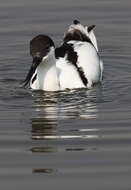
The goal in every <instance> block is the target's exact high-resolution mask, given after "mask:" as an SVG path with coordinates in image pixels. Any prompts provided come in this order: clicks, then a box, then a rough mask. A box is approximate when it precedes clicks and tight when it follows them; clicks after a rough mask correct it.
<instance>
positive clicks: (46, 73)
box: [31, 50, 60, 91]
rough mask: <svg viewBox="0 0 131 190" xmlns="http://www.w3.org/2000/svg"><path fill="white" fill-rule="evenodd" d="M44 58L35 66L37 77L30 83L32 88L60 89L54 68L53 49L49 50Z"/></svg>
mask: <svg viewBox="0 0 131 190" xmlns="http://www.w3.org/2000/svg"><path fill="white" fill-rule="evenodd" d="M51 51H52V52H50V53H49V54H48V56H47V57H46V58H44V59H43V61H42V62H41V63H40V65H39V66H38V67H37V70H36V74H37V79H36V81H35V82H34V83H33V84H32V85H31V88H33V89H41V90H46V91H57V90H59V89H60V87H59V81H58V76H57V70H56V59H55V55H54V50H51Z"/></svg>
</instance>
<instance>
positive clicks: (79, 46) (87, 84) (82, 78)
mask: <svg viewBox="0 0 131 190" xmlns="http://www.w3.org/2000/svg"><path fill="white" fill-rule="evenodd" d="M94 27H95V25H92V26H89V27H87V26H83V25H82V24H81V23H80V22H79V21H77V20H74V22H73V24H72V25H70V26H69V28H68V30H67V32H66V33H65V35H64V39H63V43H62V45H61V46H60V47H57V48H55V45H54V42H53V40H52V39H51V38H50V37H48V36H47V35H38V36H36V37H35V38H33V39H32V40H31V42H30V54H31V56H32V58H33V62H32V66H31V68H30V70H29V73H28V75H27V77H26V79H25V81H24V84H25V85H27V84H28V83H30V87H31V88H32V89H35V90H45V91H58V90H65V89H74V88H88V89H90V88H92V87H93V85H94V84H95V83H98V82H101V81H102V74H103V62H102V60H101V59H100V56H99V52H98V46H97V40H96V37H95V34H94V32H93V28H94Z"/></svg>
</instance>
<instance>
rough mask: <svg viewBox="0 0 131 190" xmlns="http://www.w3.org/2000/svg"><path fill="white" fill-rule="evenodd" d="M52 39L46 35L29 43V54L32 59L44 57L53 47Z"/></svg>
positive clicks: (39, 36)
mask: <svg viewBox="0 0 131 190" xmlns="http://www.w3.org/2000/svg"><path fill="white" fill-rule="evenodd" d="M54 46H55V45H54V42H53V41H52V39H51V38H50V37H48V36H46V35H38V36H36V37H34V38H33V39H32V40H31V42H30V54H31V55H32V57H44V56H46V55H47V54H48V52H49V51H50V47H54Z"/></svg>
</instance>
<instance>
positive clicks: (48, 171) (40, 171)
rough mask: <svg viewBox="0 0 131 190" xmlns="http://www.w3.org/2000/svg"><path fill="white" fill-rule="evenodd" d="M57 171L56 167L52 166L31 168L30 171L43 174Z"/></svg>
mask: <svg viewBox="0 0 131 190" xmlns="http://www.w3.org/2000/svg"><path fill="white" fill-rule="evenodd" d="M55 172H57V169H52V168H43V169H33V170H32V173H44V174H51V173H55Z"/></svg>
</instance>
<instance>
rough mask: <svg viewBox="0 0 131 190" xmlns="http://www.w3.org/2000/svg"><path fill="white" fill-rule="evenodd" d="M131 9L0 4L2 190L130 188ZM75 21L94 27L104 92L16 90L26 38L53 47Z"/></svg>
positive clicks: (125, 4) (111, 4) (26, 63)
mask: <svg viewBox="0 0 131 190" xmlns="http://www.w3.org/2000/svg"><path fill="white" fill-rule="evenodd" d="M130 10H131V3H130V1H129V0H125V1H122V0H119V1H117V0H116V1H113V0H111V1H103V0H98V1H96V0H93V1H84V0H81V1H71V2H70V1H69V0H66V1H60V0H54V1H50V0H48V1H42V0H37V1H34V0H32V1H31V0H26V1H25V0H23V1H16V0H11V1H9V0H4V1H3V0H2V1H1V2H0V189H2V190H3V189H6V190H7V189H11V190H14V189H21V190H23V189H30V188H31V189H46V190H48V189H49V190H50V189H57V190H58V189H82V190H83V189H89V190H91V189H94V190H96V189H100V190H107V189H109V190H111V189H115V190H116V189H119V190H120V189H121V190H123V189H124V190H127V189H128V190H129V189H130V188H131V180H130V178H131V177H130V176H131V74H130V73H131V38H130V34H131V20H130V18H131V11H130ZM76 18H77V19H80V20H81V21H82V23H83V24H88V25H89V24H96V35H97V39H98V45H99V48H100V53H101V56H102V58H103V61H104V67H105V71H104V80H103V83H102V85H97V86H95V87H94V88H93V89H92V90H85V89H78V90H72V91H64V92H57V93H49V92H48V93H47V92H41V91H38V92H33V91H32V90H30V89H24V88H21V87H20V84H21V81H22V80H23V79H24V78H25V76H26V74H27V72H28V69H29V67H30V64H31V57H30V56H29V41H30V40H31V39H32V37H34V36H35V35H37V34H42V33H45V34H48V35H50V36H51V37H52V38H53V40H54V41H55V43H56V45H58V44H59V43H61V39H62V37H63V33H64V31H65V29H66V28H67V27H68V25H70V23H71V22H72V20H73V19H76Z"/></svg>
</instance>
